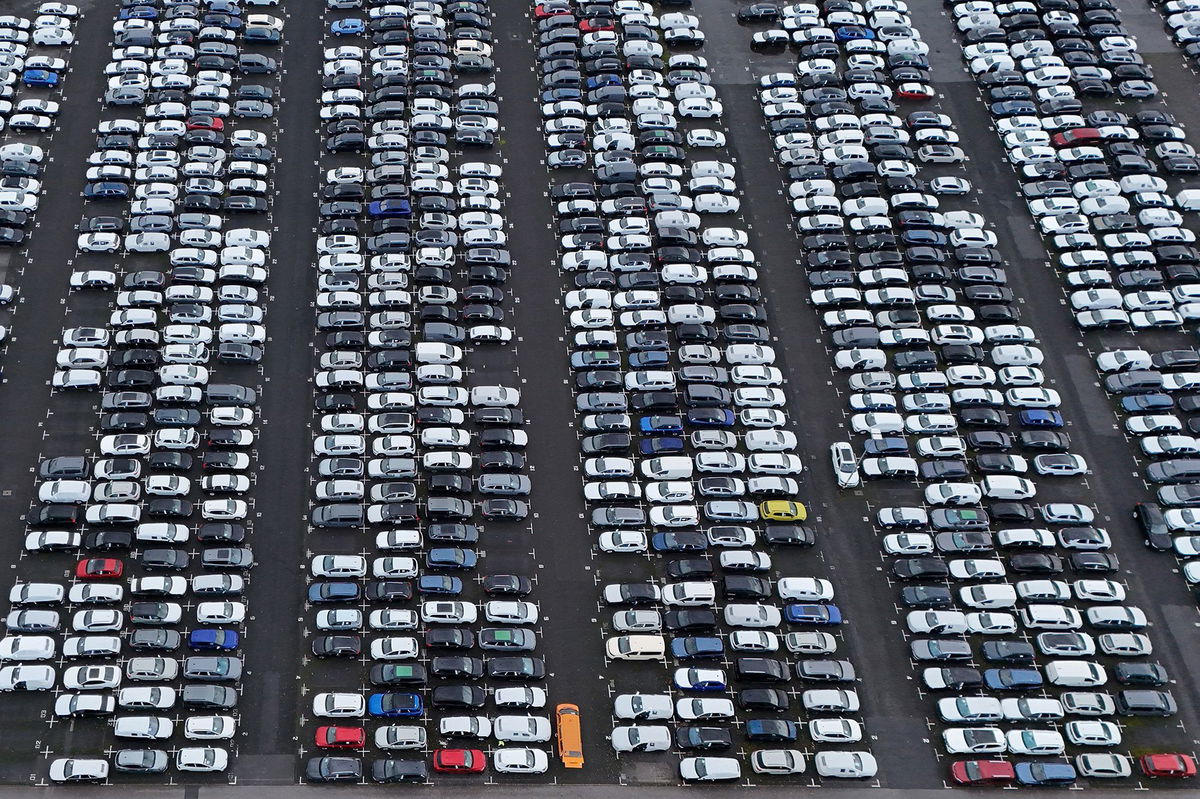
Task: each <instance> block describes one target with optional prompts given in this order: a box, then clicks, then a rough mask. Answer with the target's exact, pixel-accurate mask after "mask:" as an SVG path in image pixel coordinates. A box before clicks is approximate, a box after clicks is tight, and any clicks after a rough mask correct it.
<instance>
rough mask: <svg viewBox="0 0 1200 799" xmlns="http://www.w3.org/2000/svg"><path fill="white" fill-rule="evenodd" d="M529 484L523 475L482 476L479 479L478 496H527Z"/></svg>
mask: <svg viewBox="0 0 1200 799" xmlns="http://www.w3.org/2000/svg"><path fill="white" fill-rule="evenodd" d="M530 487H531V483H530V481H529V478H528V477H526V476H525V475H523V474H484V475H481V476H480V478H479V493H480V494H495V495H498V496H505V497H517V496H527V495H528V494H529V490H530Z"/></svg>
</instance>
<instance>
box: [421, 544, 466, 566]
mask: <svg viewBox="0 0 1200 799" xmlns="http://www.w3.org/2000/svg"><path fill="white" fill-rule="evenodd" d="M478 562H479V556H478V555H476V554H475V553H474V552H473V551H472V550H470V549H463V548H461V547H435V548H433V549H431V550H429V552H428V553H427V554H426V555H425V565H426V566H428V567H429V568H431V569H474V568H475V564H476V563H478Z"/></svg>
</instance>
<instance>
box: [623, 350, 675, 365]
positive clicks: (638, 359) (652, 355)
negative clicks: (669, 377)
mask: <svg viewBox="0 0 1200 799" xmlns="http://www.w3.org/2000/svg"><path fill="white" fill-rule="evenodd" d="M670 364H671V359H670V358H669V357H668V356H667V354H666V353H665V352H663V351H662V350H646V351H645V352H635V353H633V354H632V355H630V356H629V365H630V366H631V367H633V368H636V369H659V368H662V367H666V368H670Z"/></svg>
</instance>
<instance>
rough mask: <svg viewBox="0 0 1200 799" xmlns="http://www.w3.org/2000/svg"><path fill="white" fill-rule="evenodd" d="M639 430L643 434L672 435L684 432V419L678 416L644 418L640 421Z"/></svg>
mask: <svg viewBox="0 0 1200 799" xmlns="http://www.w3.org/2000/svg"><path fill="white" fill-rule="evenodd" d="M638 429H639V430H641V431H642V432H643V433H658V434H660V435H664V434H665V435H672V434H675V433H682V432H683V419H682V418H680V417H678V416H643V417H642V418H641V419H639V420H638Z"/></svg>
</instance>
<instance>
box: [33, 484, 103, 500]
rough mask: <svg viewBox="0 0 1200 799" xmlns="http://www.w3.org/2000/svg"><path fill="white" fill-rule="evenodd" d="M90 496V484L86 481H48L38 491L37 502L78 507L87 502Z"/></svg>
mask: <svg viewBox="0 0 1200 799" xmlns="http://www.w3.org/2000/svg"><path fill="white" fill-rule="evenodd" d="M91 494H92V487H91V484H90V483H88V481H86V480H48V481H46V482H45V483H42V485H41V488H39V489H38V500H39V501H41V502H69V503H72V504H75V505H79V504H82V503H84V502H87V501H88V499H90V498H91Z"/></svg>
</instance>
